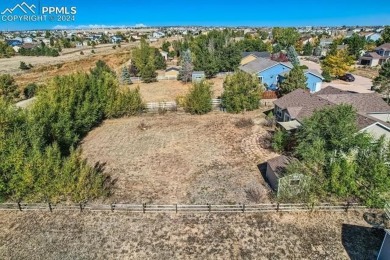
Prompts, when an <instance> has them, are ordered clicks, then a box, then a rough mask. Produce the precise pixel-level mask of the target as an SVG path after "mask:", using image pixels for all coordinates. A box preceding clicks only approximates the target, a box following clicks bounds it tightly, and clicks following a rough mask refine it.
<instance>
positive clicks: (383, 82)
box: [373, 61, 390, 104]
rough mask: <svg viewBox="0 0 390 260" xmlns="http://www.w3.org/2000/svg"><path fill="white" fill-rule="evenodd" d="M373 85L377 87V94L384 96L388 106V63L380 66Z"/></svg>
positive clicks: (389, 95) (389, 78)
mask: <svg viewBox="0 0 390 260" xmlns="http://www.w3.org/2000/svg"><path fill="white" fill-rule="evenodd" d="M373 83H374V85H375V86H378V89H377V91H378V92H380V93H383V94H385V95H386V98H387V104H390V61H387V62H385V63H383V64H382V66H381V68H380V70H379V76H378V77H376V78H375V79H374V81H373Z"/></svg>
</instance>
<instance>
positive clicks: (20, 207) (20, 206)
mask: <svg viewBox="0 0 390 260" xmlns="http://www.w3.org/2000/svg"><path fill="white" fill-rule="evenodd" d="M18 208H19V210H20V211H22V205H20V202H19V201H18Z"/></svg>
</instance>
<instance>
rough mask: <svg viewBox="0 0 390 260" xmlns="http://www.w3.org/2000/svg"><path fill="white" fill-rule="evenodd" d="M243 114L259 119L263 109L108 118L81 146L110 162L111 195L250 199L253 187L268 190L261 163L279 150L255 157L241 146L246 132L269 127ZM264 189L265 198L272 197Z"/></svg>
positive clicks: (152, 199) (92, 157)
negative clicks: (244, 123)
mask: <svg viewBox="0 0 390 260" xmlns="http://www.w3.org/2000/svg"><path fill="white" fill-rule="evenodd" d="M242 118H252V119H254V121H255V122H257V123H260V122H261V120H262V118H264V115H263V113H261V112H260V111H254V112H250V113H247V114H245V115H230V114H226V113H221V112H215V113H211V114H208V115H204V116H192V115H188V114H177V113H175V114H166V115H161V116H159V115H145V116H140V117H134V118H128V119H119V120H108V121H106V122H104V124H103V125H102V126H101V127H99V128H97V129H95V130H93V131H92V132H90V134H89V135H88V136H87V137H86V138H85V140H84V141H83V144H82V148H83V151H84V155H85V157H86V158H88V160H89V161H90V162H91V163H95V162H98V161H99V162H106V163H107V166H106V171H107V172H108V173H110V174H111V175H112V177H114V178H116V179H117V184H116V188H115V189H114V195H113V196H112V197H110V198H109V200H110V201H115V202H126V203H143V202H145V203H156V204H163V203H169V204H172V203H181V204H185V203H192V204H193V203H197V204H202V203H214V204H217V203H234V204H236V203H240V202H243V203H250V202H252V201H250V200H249V199H248V198H247V192H248V190H252V189H260V191H261V192H262V194H263V193H266V190H267V189H266V188H265V187H264V181H263V178H262V176H261V174H260V172H259V170H258V168H257V163H259V162H263V161H265V160H266V159H268V158H269V157H273V156H276V154H274V153H272V152H270V151H267V150H264V153H263V154H264V157H263V158H259V157H261V155H260V156H257V158H256V157H255V158H254V160H253V158H250V157H248V156H247V155H246V154H245V153H244V152H243V151H242V141H243V140H245V138H247V137H248V136H251V135H252V133H254V132H255V133H261V132H265V130H264V129H263V128H262V127H260V126H258V125H255V126H249V127H245V128H238V127H236V126H235V123H236V122H237V121H238V120H239V119H242ZM141 123H144V124H145V125H146V127H144V128H145V130H141V129H140V127H139V126H140V124H141ZM253 142H256V140H255V141H253ZM245 146H252V144H250V142H249V144H248V143H245ZM253 146H256V144H253ZM263 195H264V196H262V198H261V200H262V201H263V202H267V201H268V199H267V196H266V194H263Z"/></svg>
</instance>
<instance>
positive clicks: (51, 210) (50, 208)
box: [48, 202, 53, 212]
mask: <svg viewBox="0 0 390 260" xmlns="http://www.w3.org/2000/svg"><path fill="white" fill-rule="evenodd" d="M48 203H49V210H50V212H53V209H52V207H51V203H50V202H48Z"/></svg>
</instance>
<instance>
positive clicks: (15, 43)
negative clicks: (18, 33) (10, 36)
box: [7, 39, 23, 47]
mask: <svg viewBox="0 0 390 260" xmlns="http://www.w3.org/2000/svg"><path fill="white" fill-rule="evenodd" d="M7 44H8V45H9V46H11V47H15V46H21V45H22V44H23V42H22V41H19V40H16V39H14V40H8V41H7Z"/></svg>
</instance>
